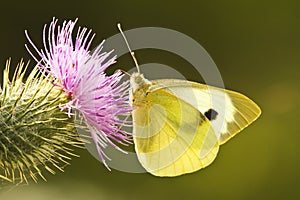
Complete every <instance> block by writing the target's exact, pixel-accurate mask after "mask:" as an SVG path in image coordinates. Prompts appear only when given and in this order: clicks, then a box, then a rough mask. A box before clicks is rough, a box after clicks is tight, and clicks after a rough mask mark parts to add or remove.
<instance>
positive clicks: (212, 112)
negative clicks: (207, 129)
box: [204, 109, 218, 121]
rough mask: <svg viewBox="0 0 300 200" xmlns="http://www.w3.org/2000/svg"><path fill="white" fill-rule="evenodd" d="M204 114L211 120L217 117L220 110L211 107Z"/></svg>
mask: <svg viewBox="0 0 300 200" xmlns="http://www.w3.org/2000/svg"><path fill="white" fill-rule="evenodd" d="M204 115H205V117H206V118H207V119H209V121H211V120H214V119H216V118H217V116H218V112H217V111H215V110H214V109H209V110H208V111H206V112H205V113H204Z"/></svg>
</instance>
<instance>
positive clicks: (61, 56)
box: [26, 18, 131, 167]
mask: <svg viewBox="0 0 300 200" xmlns="http://www.w3.org/2000/svg"><path fill="white" fill-rule="evenodd" d="M76 22H77V19H76V20H75V21H68V22H66V21H64V22H63V25H62V26H57V19H55V18H53V20H52V22H51V24H50V26H49V30H48V31H47V28H46V25H45V26H44V31H43V43H44V50H38V49H37V47H36V46H35V45H34V44H33V42H32V41H31V40H30V38H29V36H28V34H27V32H26V36H27V38H28V40H29V42H30V43H31V45H32V46H33V48H34V49H35V51H36V52H37V54H38V56H39V58H37V57H35V56H34V55H33V53H32V52H31V51H30V50H29V48H28V47H27V46H26V48H27V50H28V51H29V53H30V54H31V55H32V56H33V58H34V59H35V60H36V61H37V62H38V63H39V66H40V70H41V71H42V73H44V74H48V75H50V76H51V77H53V78H54V80H53V82H52V83H53V85H55V86H57V87H58V88H60V89H61V90H63V91H64V92H65V94H66V95H67V96H68V97H69V99H70V101H69V102H68V103H66V104H65V105H61V108H62V110H65V109H67V110H68V114H69V116H70V115H72V114H73V112H72V111H74V110H77V111H79V112H80V114H81V115H82V116H83V118H84V120H85V123H86V125H87V126H88V128H89V130H90V134H91V137H92V139H93V141H94V142H95V144H96V148H97V151H98V154H99V156H100V159H101V160H102V162H103V163H104V164H105V165H106V167H108V166H107V164H106V162H105V158H108V157H107V156H106V155H105V153H104V152H103V148H105V147H107V145H112V146H114V147H115V148H117V149H119V150H120V151H122V149H120V148H119V147H118V146H117V145H116V144H115V142H116V143H120V144H124V145H126V144H128V142H130V140H131V136H130V135H129V134H128V133H127V132H126V131H124V130H121V129H120V127H121V126H123V125H125V126H126V125H127V124H124V122H123V120H121V118H122V117H123V116H127V115H129V112H130V106H129V103H128V101H129V97H128V88H129V83H128V82H123V83H122V84H121V83H120V80H121V78H122V77H123V74H122V73H121V72H120V71H117V72H116V73H114V74H113V75H111V76H107V75H106V74H105V70H106V69H107V68H108V67H109V66H110V65H112V64H113V63H115V59H116V56H113V57H110V55H111V53H112V51H111V52H108V53H106V52H103V53H102V52H101V51H102V48H103V42H102V43H101V44H100V45H99V46H98V47H97V48H96V49H95V50H94V51H93V52H92V53H90V51H89V48H90V45H91V42H92V40H93V38H94V36H95V34H93V35H91V30H89V31H88V30H87V29H86V28H81V27H79V29H78V32H77V35H76V39H75V42H73V39H72V33H73V30H74V27H75V24H76ZM56 28H57V30H56ZM40 58H41V60H42V61H41V62H40V61H39V60H40Z"/></svg>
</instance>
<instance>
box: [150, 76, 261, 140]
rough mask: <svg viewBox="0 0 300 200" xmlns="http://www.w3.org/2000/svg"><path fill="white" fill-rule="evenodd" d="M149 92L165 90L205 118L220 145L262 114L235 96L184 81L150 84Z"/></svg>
mask: <svg viewBox="0 0 300 200" xmlns="http://www.w3.org/2000/svg"><path fill="white" fill-rule="evenodd" d="M152 83H153V84H152V85H151V88H150V89H149V91H156V90H160V89H163V90H166V91H168V92H169V93H172V94H173V95H175V96H176V97H178V98H180V99H181V100H183V101H185V102H186V103H188V104H190V105H192V106H193V107H195V108H197V109H198V110H199V111H200V112H201V113H202V114H203V115H205V116H206V117H207V118H208V119H209V120H210V123H211V125H212V127H213V128H214V131H215V133H216V135H217V137H218V139H219V142H220V144H223V143H225V142H226V141H227V140H229V139H230V138H231V137H233V136H234V135H236V134H237V133H238V132H240V131H241V130H243V129H244V128H245V127H247V126H248V125H249V124H251V123H252V122H253V121H255V120H256V119H257V118H258V117H259V115H260V114H261V110H260V108H259V107H258V106H257V105H256V104H255V103H254V102H253V101H252V100H251V99H249V98H248V97H246V96H245V95H243V94H240V93H238V92H234V91H230V90H225V89H222V88H216V87H212V86H208V85H204V84H200V83H195V82H191V81H186V80H173V79H161V80H156V81H152Z"/></svg>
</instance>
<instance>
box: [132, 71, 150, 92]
mask: <svg viewBox="0 0 300 200" xmlns="http://www.w3.org/2000/svg"><path fill="white" fill-rule="evenodd" d="M150 83H151V82H150V81H149V80H147V79H146V78H145V77H144V75H143V74H141V73H139V72H135V73H133V74H132V75H131V77H130V85H131V88H132V91H135V90H136V89H137V88H140V87H142V86H144V85H148V84H150Z"/></svg>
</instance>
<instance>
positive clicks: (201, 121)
mask: <svg viewBox="0 0 300 200" xmlns="http://www.w3.org/2000/svg"><path fill="white" fill-rule="evenodd" d="M140 89H141V90H143V91H145V89H144V88H140ZM134 106H135V110H134V111H133V114H132V115H133V121H134V127H133V129H134V130H133V133H134V143H135V149H136V153H137V155H138V158H139V161H140V162H141V164H142V165H143V167H144V168H145V169H146V170H147V171H148V172H150V173H152V174H154V175H156V176H177V175H181V174H185V173H190V172H194V171H197V170H199V169H201V168H203V167H205V166H207V165H209V164H210V163H211V162H212V161H213V160H214V158H215V157H216V154H217V152H218V148H219V142H218V138H217V136H216V134H215V133H214V130H213V129H212V127H211V124H210V122H209V120H208V119H207V117H205V116H204V115H203V114H202V113H201V112H199V110H198V109H196V108H195V107H194V106H192V105H190V104H189V103H187V102H185V101H183V100H182V99H180V98H177V97H176V96H175V95H173V94H172V93H170V92H168V91H167V90H165V89H157V90H153V91H151V92H149V93H146V94H145V95H141V93H139V91H136V92H135V93H134Z"/></svg>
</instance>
